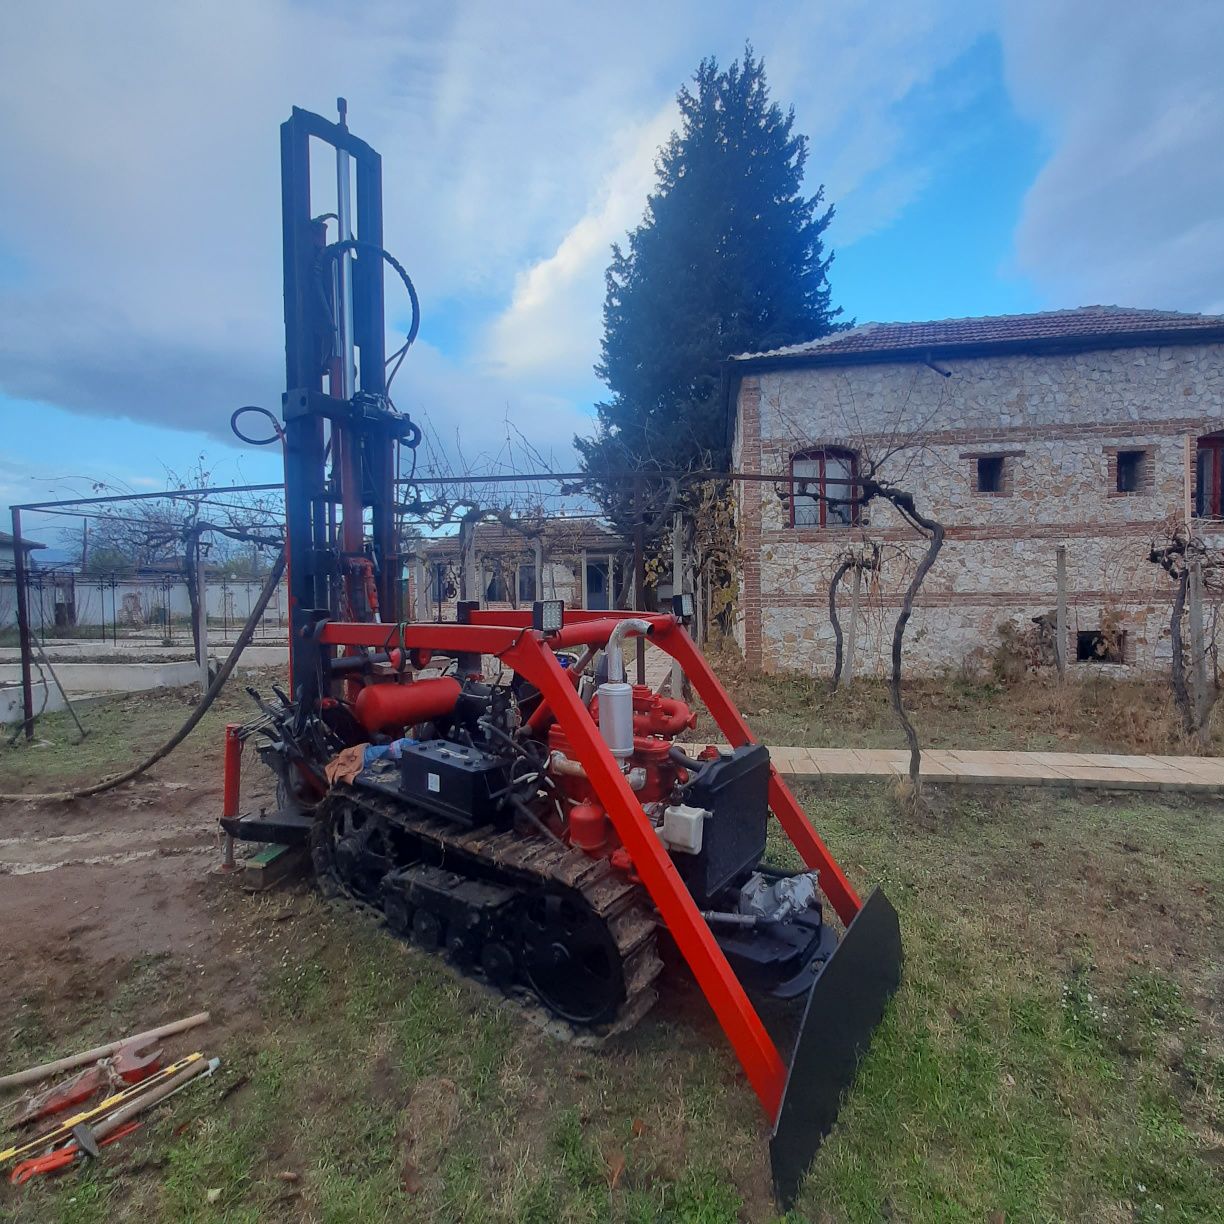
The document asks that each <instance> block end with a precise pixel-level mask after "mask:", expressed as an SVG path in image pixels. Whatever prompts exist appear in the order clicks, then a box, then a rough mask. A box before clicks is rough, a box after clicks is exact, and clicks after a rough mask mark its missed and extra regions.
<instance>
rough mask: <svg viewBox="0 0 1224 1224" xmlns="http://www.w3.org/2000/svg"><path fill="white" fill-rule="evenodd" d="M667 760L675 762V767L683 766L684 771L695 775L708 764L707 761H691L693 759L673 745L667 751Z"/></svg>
mask: <svg viewBox="0 0 1224 1224" xmlns="http://www.w3.org/2000/svg"><path fill="white" fill-rule="evenodd" d="M667 758H668V760H670V761H675V762H676V764H677V765H683V766H684V768H685V769H687V770H689V771H690V772H692V773H695V774H699V773H700V772H701V771H702V770H703V769H704V768H705V767H706V766H707V765H709V764H710V762H709V761H695V760H693V758H692V757H691V756H688V755H687V754H686V753H685V751H684V749H683V748H681V747H680V746H679V745H678V744H673V745H672V746H671V748H670V749H668V752H667Z"/></svg>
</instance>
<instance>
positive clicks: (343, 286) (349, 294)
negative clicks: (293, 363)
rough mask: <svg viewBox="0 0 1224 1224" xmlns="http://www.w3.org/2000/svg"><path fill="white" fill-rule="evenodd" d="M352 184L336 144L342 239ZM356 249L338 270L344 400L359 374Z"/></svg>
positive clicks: (348, 226) (349, 218)
mask: <svg viewBox="0 0 1224 1224" xmlns="http://www.w3.org/2000/svg"><path fill="white" fill-rule="evenodd" d="M336 109H337V110H338V111H339V112H340V126H341V127H342V128H347V127H348V123H347V119H348V103H347V102H346V101H345V100H344V99H343V98H337V99H336ZM352 193H353V186H352V158H350V157H349V153H348V150H347V149H342V148H340V147H339V146H337V147H336V228H337V229H338V231H339V240H340V241H341V242H348V241H350V240H351V239H352V237H353V194H352ZM352 259H353V253H352V251H341V252H340V258H339V260H337V268H338V270H339V278H338V279H339V289H340V295H339V300H338V301H337V303H336V334H337V336H338V337H339V340H340V346H339V347H340V351H339V353H338V354H337V356H338V357H339V358H340V396H341V398H342V399H344V400H351V399H352V398H353V390H354V387H353V380H354V377H355V374H356V371H355V369H354V364H353V264H352Z"/></svg>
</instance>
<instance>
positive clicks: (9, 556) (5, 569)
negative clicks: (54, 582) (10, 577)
mask: <svg viewBox="0 0 1224 1224" xmlns="http://www.w3.org/2000/svg"><path fill="white" fill-rule="evenodd" d="M46 547H47V546H46V545H45V544H36V543H35V542H34V541H33V540H28V539H23V540H22V541H21V551H22V552H23V553H24V554H25V559H26V562H27V563H30V562H32V561H33V558H32V557H31V556H30V553H31V552H33V551H34V550H35V549H37V548H46ZM16 553H17V540H16V539H15V537H13V536H12V535H10V534H9V533H8V532H7V531H0V573H11V572H12V570H13V568H14V566H15V565H16V563H17V557H16Z"/></svg>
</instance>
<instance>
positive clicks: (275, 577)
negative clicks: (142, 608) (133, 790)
mask: <svg viewBox="0 0 1224 1224" xmlns="http://www.w3.org/2000/svg"><path fill="white" fill-rule="evenodd" d="M284 572H285V554H284V551H283V550H282V551H281V552H280V553H279V554H278V555H277V558H276V561H275V563H274V564H273V566H272V569H271V570H270V571H269V572H268V577H267V578H266V579H265V581H264V584H263V589H262V590H261V591H260V592H259V598H258V599H257V600H256V601H255V606H254V607H253V608H252V609H251V615H250V616H249V617H247V622H246V624H245V625H243V626H242V632H241V633H239V634H238V638H237V640H236V641H235V642H234V647H233V649H232V650H231V651H230V652H229V658H227V659H226V660H225V662H224V663H223V664H222V665H221V670H220V671H219V672H217V674H216V676H215V677H214V678H213V682H212V683H211V684H210V685H209V686H208V691H207V692H205V694H204V696H203V697H201V698H200V701H199V704H198V705H197V706H196V707H195V709H194V710H192V711H191V714H190V715H189V716H188V718H187V721H186V722H185V723H184V724H183V725H182V726H181V727H180V728H179V729H178V730H177V731H176V732H175V733H174V734H173V735H172V736H171V737H170V738H169V739H168V740H167V741H166V742H165V743H164V744H163V745H162V746H161V747H160V748H159V749H158V750H157V751H156V752H154V753H153V754H152V755H151V756H148V757H146V758H145V759H144V760H143V761H141V762H140V764H139V765H134V766H133V767H132V768H131V769H129V770H127V771H126V772H125V773H121V774H115V775H113V776H112V777H109V778H103V779H102V781H101V782H95V783H94V784H93V785H92V786H82V787H79V788H78V789H76V790H66V791H51V792H49V793H47V794H43V795H3V794H0V802H3V803H53V802H59V803H66V802H69V801H71V800H73V799H87V798H89V796H90V795H100V794H102V792H103V791H108V790H114V788H115V787H116V786H122V785H123V783H124V782H130V781H131V780H132V779H133V778H136V777H139V776H140V775H141V774H142V773H144V772H145V770H147V769H149V768H151V767H152V766H154V765H156V764H157V762H158V761H160V760H161V759H162V758H163V757H167V756H169V755H170V753H172V752H173V751H174V750H175V749H176V748H177V747H178V746H179V745H180V744H181V743H182V742H183V741H184V740H185V739H186V738H187V737H188V736H189V735H190V734H191V733H192V731H194V730H195V728H196V724H197V723H199V721H200V719H201V718H203V717H204V715H205V714H206V713H207V712H208V708H209V706H211V705H212V703H213V702H214V701H215V700H216V699H217V694H218V693H220V692H221V690H222V689H223V688H224V687H225V682H226V681H227V680H228V679H229V678H230V674H231V673H232V672H233V670H234V668H235V667H237V666H238V659H239V657H240V656H241V654H242V652H243V651H244V650H245V649H246V648H247V646H248V645H249V644H250V641H251V638H252V637H254V635H255V629H256V627H257V626H258V624H259V621H260V618H261V617H262V616H263V614H264V611H265V609H266V608H267V606H268V604H269V603H270V602H271V600H272V596H273V594H275V592H276V588H277V587H278V586H279V585H280V580H281V575H282V574H283V573H284Z"/></svg>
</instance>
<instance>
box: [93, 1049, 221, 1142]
mask: <svg viewBox="0 0 1224 1224" xmlns="http://www.w3.org/2000/svg"><path fill="white" fill-rule="evenodd" d="M220 1065H221V1060H220V1059H219V1058H210V1059H209V1060H208V1061H207V1062H206V1063H200V1062H193V1063H192V1064H191V1065H190V1066H187V1067H184V1068H183V1069H182V1070H181V1071H179V1072H178V1074H177V1075H172V1076H171V1077H170V1078H169V1079H168V1080H166V1082H165V1083H163V1084H158V1085H157V1086H156V1087H153V1088H150V1089H149V1090H148V1091H147V1092H142V1093H141V1094H140V1095H139V1096H138V1097H136V1098H135V1099H134V1100H132V1101H129V1102H127V1104H125V1105H120V1106H119V1108H118V1109H116V1110H115V1112H114V1113H111V1114H108V1115H107V1116H106V1117H105V1118H103V1119H101V1121H98V1122H94V1123H93V1124H92V1125H91V1124H90V1123H88V1122H80V1123H78V1124H77V1125H76V1126H74V1127H73V1128H72V1137H73V1139H74V1140H75V1141H76V1143H77V1146H78V1147H79V1148H80V1150H81V1151H82V1152H83V1153H84V1154H85V1155H86V1156H90V1157H94V1156H97V1155H98V1149H99V1147H101V1145H102V1144H103V1143H104V1142H105V1141H106V1139H107V1137H108V1136H109V1135H112V1134H114V1132H115V1131H116V1130H118V1129H119V1128H120V1127H123V1126H125V1125H126V1124H127V1123H128V1121H129V1120H130V1119H132V1118H134V1117H136V1116H137V1115H138V1114H142V1113H144V1111H145V1110H146V1109H151V1108H152V1107H153V1106H154V1105H158V1104H160V1103H161V1102H162V1101H164V1100H167V1099H168V1098H169V1097H172V1096H174V1094H175V1093H176V1092H182V1090H183V1089H184V1088H186V1087H187V1086H188V1085H189V1084H193V1083H195V1081H196V1080H200V1079H206V1078H207V1077H208V1076H210V1075H212V1073H213V1072H214V1071H216V1069H217V1068H218V1067H219V1066H220Z"/></svg>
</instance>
